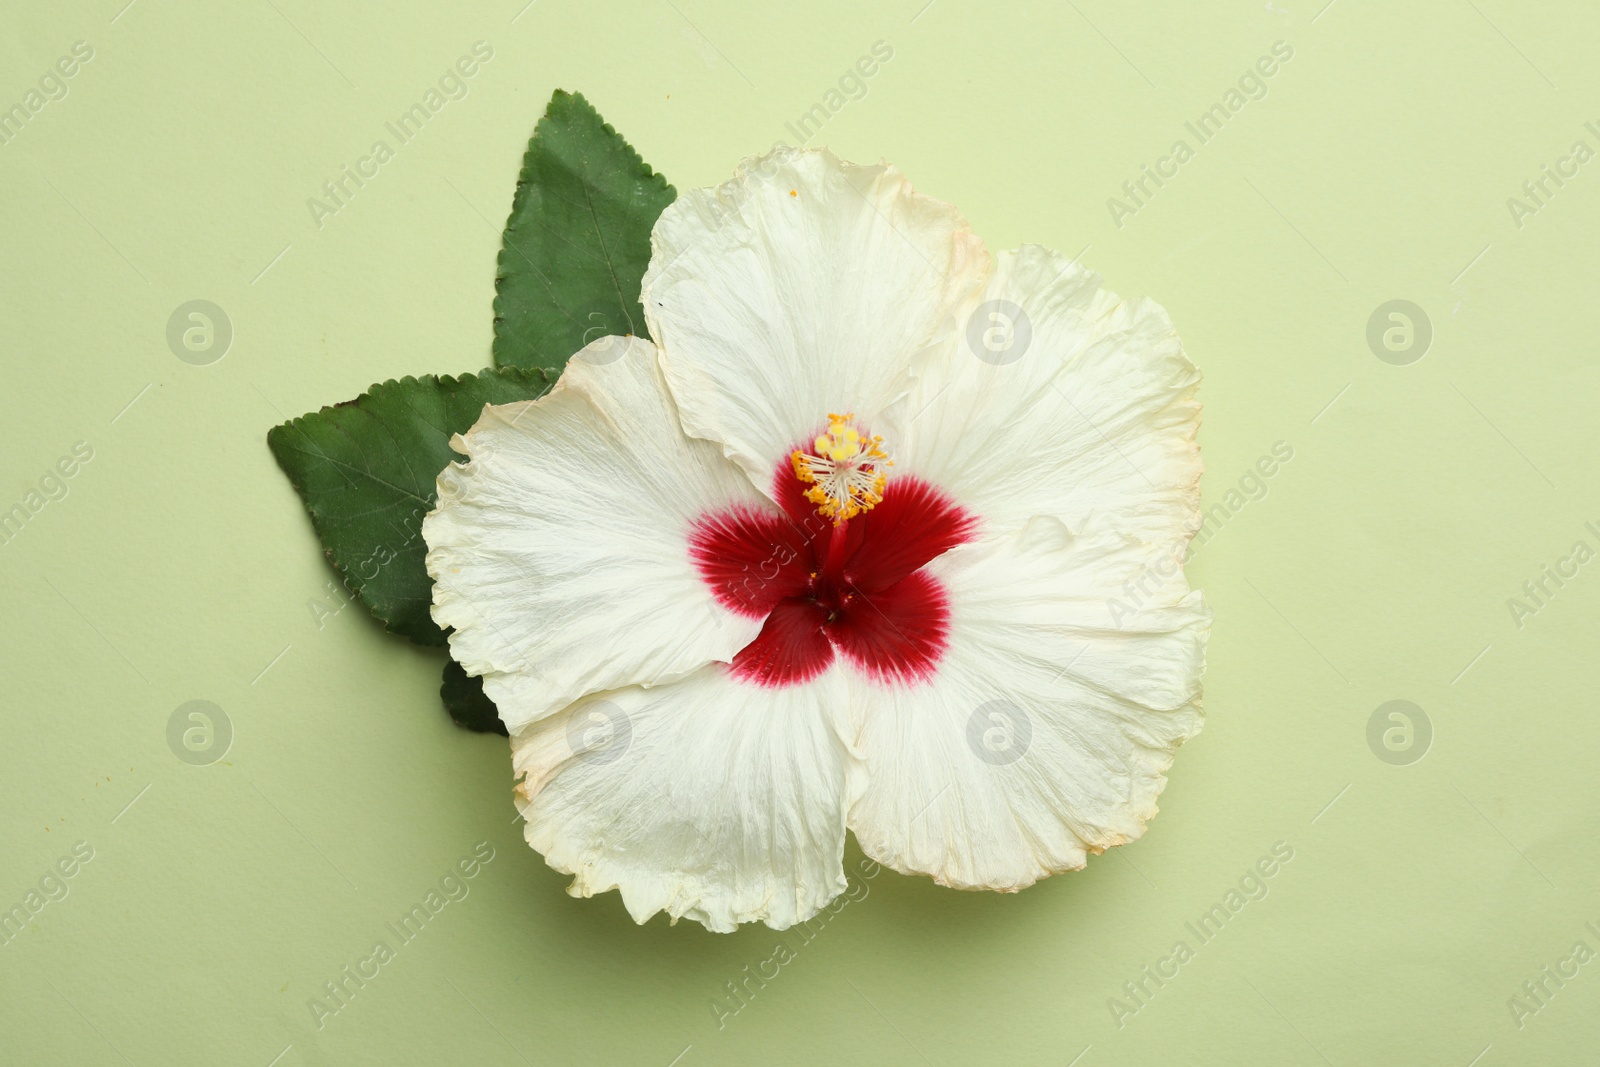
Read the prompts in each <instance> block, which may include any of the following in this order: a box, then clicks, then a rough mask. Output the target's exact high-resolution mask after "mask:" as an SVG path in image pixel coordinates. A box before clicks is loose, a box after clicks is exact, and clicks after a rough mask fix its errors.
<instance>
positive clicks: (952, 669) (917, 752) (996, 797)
mask: <svg viewBox="0 0 1600 1067" xmlns="http://www.w3.org/2000/svg"><path fill="white" fill-rule="evenodd" d="M931 568H932V569H933V571H934V572H935V573H937V574H939V575H940V576H941V577H942V579H943V580H944V581H945V582H946V584H947V588H948V591H949V597H950V605H951V634H950V644H949V647H948V648H947V649H946V652H945V655H944V658H943V659H942V660H941V661H940V663H939V665H938V669H937V672H936V674H935V676H934V678H933V680H932V681H930V682H929V683H927V684H925V685H922V686H918V687H914V688H910V689H906V688H895V689H889V688H882V687H875V686H869V685H866V684H865V683H861V682H859V681H858V682H856V683H855V687H856V697H855V702H856V706H857V710H858V715H859V717H860V720H861V723H862V727H861V729H862V734H861V742H860V748H861V751H862V753H863V755H864V756H865V758H866V761H867V769H868V775H869V781H868V786H867V790H866V792H865V793H864V794H863V795H862V798H861V799H860V800H859V801H858V802H857V803H856V805H855V807H854V808H853V809H852V811H851V815H850V826H851V829H853V830H854V831H855V833H856V838H857V839H858V840H859V841H860V843H861V847H862V849H863V850H864V851H865V852H866V853H867V855H869V856H871V857H872V858H874V859H876V860H878V861H879V862H881V863H884V864H886V865H888V866H891V867H893V868H895V869H896V870H899V871H903V872H913V873H921V874H930V875H932V876H933V878H934V880H935V881H937V882H939V883H940V884H942V885H948V886H954V887H957V888H963V889H998V890H1004V891H1015V890H1017V889H1021V888H1023V887H1024V886H1027V885H1030V884H1032V883H1033V882H1034V881H1036V880H1038V879H1039V878H1042V877H1045V876H1047V875H1049V874H1053V873H1056V872H1060V871H1066V870H1073V869H1076V868H1078V867H1081V866H1083V864H1084V862H1085V854H1086V853H1087V852H1100V851H1102V850H1104V849H1106V848H1109V847H1111V846H1114V845H1120V844H1124V843H1126V842H1128V841H1131V840H1133V839H1135V838H1137V837H1139V836H1140V835H1141V834H1142V833H1143V832H1144V826H1145V822H1146V821H1147V820H1148V819H1150V818H1151V817H1152V816H1153V815H1155V813H1156V797H1157V796H1158V795H1159V794H1160V792H1161V790H1162V787H1163V786H1164V785H1165V784H1166V778H1165V772H1166V770H1167V768H1168V767H1169V766H1170V765H1171V762H1172V756H1173V752H1174V750H1175V749H1176V748H1177V746H1178V745H1179V744H1181V743H1182V742H1183V741H1184V740H1186V739H1188V738H1190V737H1192V736H1194V735H1195V733H1197V732H1198V731H1199V729H1200V724H1201V712H1200V708H1199V704H1198V701H1199V696H1200V675H1201V672H1202V670H1203V669H1204V660H1205V639H1206V635H1207V628H1208V626H1209V623H1210V611H1209V610H1208V609H1207V608H1206V607H1205V605H1204V603H1203V602H1202V600H1201V597H1200V594H1199V593H1189V592H1187V591H1186V590H1187V586H1186V583H1185V582H1184V580H1183V576H1182V572H1181V570H1180V569H1179V567H1178V566H1177V563H1176V561H1173V560H1171V559H1170V558H1165V559H1164V558H1162V557H1160V556H1159V555H1155V554H1153V553H1152V550H1151V549H1150V547H1149V546H1147V545H1145V544H1143V543H1141V542H1138V541H1136V540H1133V539H1128V538H1110V537H1102V538H1100V539H1098V540H1088V539H1084V538H1074V537H1073V536H1072V535H1071V534H1070V533H1069V532H1068V531H1067V529H1066V527H1065V526H1063V525H1062V524H1061V523H1060V522H1059V521H1057V520H1055V519H1049V518H1044V519H1037V520H1035V521H1033V522H1032V523H1030V524H1029V525H1028V526H1027V527H1025V528H1024V529H1023V530H1022V531H1021V532H1020V533H1016V534H1011V535H1008V536H1006V537H1004V538H1002V539H998V540H987V541H984V542H981V543H978V544H971V545H964V546H961V547H959V548H956V549H953V550H952V551H951V552H949V553H947V554H946V555H945V556H942V557H940V558H939V559H938V560H936V561H935V562H934V563H933V564H932V565H931ZM1130 580H1133V581H1135V582H1136V583H1138V582H1140V581H1143V588H1144V590H1145V591H1144V592H1143V593H1141V594H1140V596H1139V602H1138V603H1137V604H1133V605H1131V606H1130V607H1129V609H1128V613H1127V614H1123V613H1122V612H1120V611H1118V610H1117V609H1116V608H1113V607H1112V605H1111V598H1113V597H1114V596H1116V595H1117V594H1119V593H1121V592H1122V587H1123V584H1124V583H1125V582H1127V581H1130ZM1114 619H1115V620H1116V621H1117V622H1121V623H1122V626H1121V628H1119V627H1118V626H1117V625H1116V622H1114V621H1113V620H1114Z"/></svg>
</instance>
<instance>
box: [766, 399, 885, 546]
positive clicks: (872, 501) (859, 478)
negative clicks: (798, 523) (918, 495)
mask: <svg viewBox="0 0 1600 1067" xmlns="http://www.w3.org/2000/svg"><path fill="white" fill-rule="evenodd" d="M854 418H855V416H854V415H829V416H828V432H827V433H824V434H821V435H820V436H818V437H817V439H816V440H815V441H813V442H812V443H811V445H812V448H813V449H814V452H803V451H801V450H800V449H798V448H797V449H795V450H794V451H793V452H791V453H790V454H789V462H790V463H791V464H792V465H793V467H794V475H795V477H796V478H799V479H800V480H801V481H802V482H804V483H806V484H807V485H809V486H810V487H811V488H809V489H807V490H806V491H805V494H806V499H807V500H809V501H811V502H812V503H813V504H815V505H816V506H817V511H818V513H820V514H821V515H822V516H823V517H825V518H829V519H832V520H833V521H834V522H835V523H838V524H842V523H844V522H845V521H846V520H848V519H853V518H855V517H856V516H857V515H859V514H861V513H862V512H863V511H870V510H872V509H873V508H875V507H877V506H878V505H879V504H881V503H882V502H883V490H884V486H885V485H887V484H888V481H889V476H888V474H887V473H885V471H884V468H885V467H890V466H893V465H894V464H893V462H892V461H891V460H890V459H889V457H888V455H887V454H886V453H885V452H884V451H883V447H882V446H883V438H881V437H865V436H863V434H862V433H861V431H860V430H858V429H857V428H856V427H855V426H854V425H852V423H851V421H850V420H852V419H854Z"/></svg>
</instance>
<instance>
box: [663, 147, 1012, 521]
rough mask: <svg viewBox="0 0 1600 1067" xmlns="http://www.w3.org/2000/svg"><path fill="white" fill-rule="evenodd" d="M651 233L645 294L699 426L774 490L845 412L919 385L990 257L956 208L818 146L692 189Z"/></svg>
mask: <svg viewBox="0 0 1600 1067" xmlns="http://www.w3.org/2000/svg"><path fill="white" fill-rule="evenodd" d="M651 239H652V242H653V253H652V255H651V259H650V268H649V270H648V271H646V273H645V276H644V283H643V294H642V296H641V300H642V302H643V304H644V309H645V316H646V318H647V320H648V321H649V324H650V332H651V335H652V336H654V337H655V338H656V340H657V342H658V343H659V344H660V345H661V347H662V350H663V353H664V355H663V360H662V363H663V366H664V368H665V370H666V375H667V381H668V383H669V385H670V387H671V389H672V394H673V397H674V399H676V400H677V402H678V407H679V410H680V412H681V414H682V417H683V424H684V427H685V428H686V429H687V430H688V431H689V432H690V433H691V434H694V435H695V436H698V437H704V438H708V439H710V440H713V441H716V442H717V443H718V444H720V445H721V446H722V447H723V449H724V450H725V452H726V453H727V455H728V456H729V457H730V458H732V459H733V460H734V462H736V463H737V464H739V465H740V466H741V467H742V468H743V469H744V470H745V471H746V472H747V473H748V474H749V476H750V479H751V481H752V482H754V484H755V485H756V486H757V487H759V488H760V489H761V490H762V491H763V492H765V491H768V490H769V489H770V487H771V486H770V482H769V479H770V477H771V473H772V469H773V465H774V463H776V462H777V461H778V460H780V459H781V458H782V457H783V456H785V455H787V454H788V451H789V449H790V448H791V447H792V445H793V442H794V441H796V440H802V439H809V435H811V434H814V433H815V432H817V431H818V430H819V429H822V428H825V426H826V423H827V417H828V415H829V414H830V413H840V414H844V413H851V414H854V415H856V416H857V418H858V419H860V420H863V421H864V422H865V423H866V424H867V425H871V423H872V421H873V419H875V418H876V416H877V413H878V412H880V411H882V410H883V409H884V408H885V407H886V406H887V405H888V404H889V403H890V402H891V401H893V400H894V399H895V398H896V397H898V396H901V395H903V394H904V393H905V391H906V389H907V388H908V387H909V385H910V381H909V367H910V366H911V363H912V361H913V359H914V358H915V357H916V356H917V355H918V353H919V352H921V351H922V350H924V349H925V348H926V347H927V346H929V345H931V344H933V343H934V342H935V341H936V340H937V339H938V338H939V337H941V336H942V335H943V334H944V333H947V332H949V331H950V330H952V329H954V328H955V326H956V321H955V311H956V308H957V305H958V303H959V302H960V301H961V300H962V299H963V298H964V297H966V296H967V295H968V294H970V293H972V292H975V291H976V290H977V288H978V287H979V286H980V285H981V284H982V279H983V275H984V273H985V271H986V270H987V267H988V253H987V252H986V251H985V250H984V248H983V244H982V242H981V241H979V240H978V238H977V237H975V236H974V235H973V234H972V232H971V230H970V229H969V228H968V227H967V224H966V221H965V220H964V219H963V218H962V217H961V215H960V214H959V213H958V212H957V211H956V210H955V208H953V207H951V206H950V205H949V204H946V203H944V202H942V201H939V200H934V199H933V198H931V197H928V196H923V195H921V194H919V193H915V192H913V191H912V188H911V183H910V182H908V181H907V180H906V178H905V176H904V175H903V174H902V173H901V172H900V171H899V170H898V169H896V168H894V167H890V166H884V165H878V166H856V165H854V164H848V163H843V162H841V161H840V160H839V159H838V158H837V157H836V156H834V155H833V154H832V153H831V152H828V151H826V150H818V149H794V148H779V149H775V150H774V151H773V152H772V153H771V154H769V155H767V156H763V157H761V158H759V159H751V160H746V161H745V163H744V164H743V165H741V167H740V168H739V170H738V172H737V174H736V175H735V176H734V179H733V180H732V181H730V182H727V183H725V184H723V185H720V186H717V187H715V188H710V189H697V190H693V191H690V192H686V193H684V194H683V195H682V196H680V197H679V198H678V199H677V201H676V202H674V203H673V204H672V205H671V206H670V207H668V208H667V209H666V211H664V212H663V213H662V215H661V218H660V219H659V220H658V221H657V222H656V226H655V230H654V232H653V234H652V238H651Z"/></svg>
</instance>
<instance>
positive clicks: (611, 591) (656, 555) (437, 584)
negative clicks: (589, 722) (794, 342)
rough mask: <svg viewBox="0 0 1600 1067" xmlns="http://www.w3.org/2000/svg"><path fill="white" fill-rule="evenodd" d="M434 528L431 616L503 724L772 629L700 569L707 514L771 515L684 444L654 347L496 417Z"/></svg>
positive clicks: (590, 368) (622, 346) (588, 365)
mask: <svg viewBox="0 0 1600 1067" xmlns="http://www.w3.org/2000/svg"><path fill="white" fill-rule="evenodd" d="M453 446H454V447H455V448H456V449H457V451H460V452H463V453H465V454H466V455H467V456H468V457H470V458H469V461H468V462H467V463H464V464H463V463H456V464H452V465H451V466H450V467H448V468H446V469H445V471H444V472H443V473H442V474H440V475H439V503H438V506H437V508H436V509H435V510H434V511H433V512H432V513H431V514H430V515H429V516H428V517H427V519H426V520H425V521H424V523H423V527H422V534H423V537H424V538H425V539H426V540H427V543H428V548H429V551H428V556H427V563H428V573H429V574H430V575H432V576H433V578H434V589H433V597H434V607H433V618H434V621H435V622H437V623H438V624H439V625H440V626H444V627H450V628H453V631H454V632H453V633H451V634H450V650H451V654H452V655H453V656H454V657H455V658H456V660H457V661H458V662H460V664H461V665H462V667H463V668H465V669H466V671H467V673H468V674H474V675H477V674H481V675H483V678H484V692H485V693H487V694H488V696H489V698H490V699H491V700H493V701H494V702H495V705H496V706H497V707H498V708H499V710H500V717H501V718H502V719H503V720H505V723H506V726H507V727H508V728H509V729H510V730H511V731H512V732H515V731H516V730H517V728H518V727H520V726H522V725H523V724H525V723H528V722H530V721H532V720H534V719H537V718H539V717H541V716H543V715H547V714H549V713H551V712H552V711H555V710H557V709H559V708H561V707H563V706H565V705H567V704H570V703H571V702H572V701H573V700H575V699H577V698H578V697H580V696H583V695H584V694H586V693H593V692H597V691H600V690H605V689H614V688H617V687H620V686H624V685H631V684H643V685H649V684H653V683H656V682H662V681H666V680H668V679H671V678H675V677H678V676H681V675H684V674H687V673H689V672H690V671H693V670H695V669H697V668H699V667H701V666H703V665H704V664H707V663H709V662H711V661H713V660H721V661H723V662H727V661H729V660H731V659H732V658H733V656H734V654H735V653H737V652H738V651H739V650H740V649H741V648H743V647H744V646H745V645H746V644H748V643H749V642H750V640H751V638H753V637H755V635H756V633H757V632H758V631H759V629H760V625H761V624H760V620H758V619H750V618H745V617H741V616H739V615H735V614H732V613H730V612H728V611H727V610H726V609H724V608H723V607H722V606H720V605H719V604H718V603H717V601H716V598H715V596H714V594H713V591H712V589H711V587H710V586H708V585H707V584H706V582H705V581H704V580H702V578H701V577H700V575H699V574H698V573H697V572H696V570H695V568H694V565H693V564H692V562H691V560H690V557H689V548H688V534H689V530H690V528H691V526H692V524H693V523H694V522H695V521H696V520H698V519H699V517H700V516H701V515H703V514H705V513H707V512H710V511H729V510H734V509H738V508H749V507H751V506H752V505H754V504H760V505H761V506H762V507H764V508H767V509H769V510H770V509H771V504H770V503H768V502H767V501H766V500H765V499H764V498H762V497H760V496H758V495H757V494H756V493H755V492H753V491H752V489H751V487H750V485H749V483H748V481H747V480H746V479H745V478H744V477H743V476H742V475H741V474H740V473H739V472H738V471H737V470H736V469H735V468H734V467H733V466H732V465H731V464H729V463H728V462H727V460H726V459H724V458H723V456H722V454H721V453H720V451H719V450H718V449H717V448H716V447H714V446H712V445H710V444H708V443H706V442H704V441H694V440H690V439H688V438H686V437H684V435H683V432H682V430H681V429H680V427H679V425H678V421H677V415H676V412H675V411H674V410H673V406H672V401H671V399H670V398H669V397H668V396H667V393H666V389H665V387H664V385H663V383H662V379H661V374H660V370H659V368H658V366H657V360H656V349H655V346H654V345H652V344H650V343H649V342H648V341H643V340H639V339H637V338H619V337H612V338H605V339H603V340H601V341H597V342H595V343H594V344H592V345H590V346H589V347H587V348H585V349H584V350H583V351H582V352H580V353H578V354H577V355H575V356H573V357H572V360H571V361H570V362H569V363H568V365H567V369H566V371H565V373H563V374H562V376H561V380H560V381H559V382H558V383H557V384H556V386H555V388H554V389H552V390H551V391H550V393H549V394H547V395H546V396H544V397H541V398H540V399H538V400H534V401H528V402H524V403H518V404H504V405H500V406H497V407H486V408H485V409H484V414H483V417H482V418H481V419H479V420H478V423H477V424H476V425H475V426H473V428H472V429H471V430H469V431H468V432H467V434H466V435H465V436H457V437H456V439H455V440H454V442H453Z"/></svg>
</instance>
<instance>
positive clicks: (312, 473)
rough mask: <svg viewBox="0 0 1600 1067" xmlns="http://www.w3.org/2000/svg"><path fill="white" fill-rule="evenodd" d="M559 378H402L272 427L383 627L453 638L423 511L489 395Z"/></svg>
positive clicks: (514, 374)
mask: <svg viewBox="0 0 1600 1067" xmlns="http://www.w3.org/2000/svg"><path fill="white" fill-rule="evenodd" d="M552 380H554V379H553V376H551V375H546V374H545V373H544V372H543V371H539V370H532V371H526V370H520V369H517V368H514V367H509V368H504V369H501V370H486V371H481V372H479V373H478V374H467V375H463V376H461V377H459V378H445V377H435V376H434V375H431V374H430V375H425V376H424V377H421V378H402V379H400V380H399V381H387V382H384V383H383V384H382V385H375V386H373V387H372V388H371V389H369V390H367V392H365V393H363V394H361V395H360V396H359V397H357V398H356V399H354V400H351V401H348V402H346V403H343V404H339V405H337V406H335V407H331V408H323V409H322V410H321V411H318V412H316V413H314V414H311V415H302V416H301V417H300V418H298V419H292V420H290V421H289V422H286V423H284V424H283V425H282V426H275V427H273V428H272V430H271V431H270V432H269V433H268V434H267V445H268V446H269V447H270V448H271V449H272V454H273V455H274V456H275V457H277V460H278V466H280V467H282V468H283V472H284V473H285V474H287V475H288V476H289V481H290V483H291V484H293V486H294V488H295V491H296V492H297V493H299V494H300V499H301V500H302V501H304V502H305V505H306V510H307V511H309V512H310V513H311V524H312V526H313V527H315V528H316V531H317V537H318V538H320V539H321V541H322V546H323V548H324V549H325V550H326V551H327V555H328V559H329V561H330V562H332V563H333V566H334V568H335V569H336V570H337V571H338V572H339V575H340V577H341V578H343V579H344V583H345V585H346V586H348V587H349V588H350V589H351V590H353V591H354V592H355V594H356V596H357V597H359V598H360V600H361V602H362V603H363V604H365V605H366V606H367V608H368V610H370V611H371V612H372V614H373V615H375V616H377V618H378V619H379V620H380V621H382V623H383V625H384V626H385V628H387V629H389V630H390V631H392V632H394V633H397V634H403V635H404V636H406V637H409V638H410V639H411V640H413V641H415V642H416V643H417V644H419V645H442V644H444V643H445V637H444V631H443V630H441V629H439V627H438V626H437V625H435V624H434V621H433V619H432V618H430V617H429V615H428V608H429V606H430V605H431V604H432V602H433V579H431V578H429V577H428V572H427V569H426V567H425V566H424V564H423V557H424V556H425V555H426V554H427V546H426V545H425V544H424V543H423V540H422V519H423V516H425V515H426V514H427V513H428V512H429V511H431V510H432V509H433V505H434V500H435V498H436V496H437V488H436V486H435V479H436V478H437V477H438V475H439V472H440V471H442V470H444V468H445V467H446V466H447V465H448V464H450V463H451V462H452V461H454V460H458V459H460V458H462V457H460V456H458V455H457V454H456V453H455V451H454V450H452V449H451V447H450V437H451V435H452V434H457V433H465V432H466V431H467V430H468V429H469V428H470V427H471V426H472V424H473V423H475V422H477V421H478V416H479V415H481V414H482V413H483V406H484V405H485V404H506V403H510V402H511V401H514V400H530V399H533V398H535V397H538V396H540V395H541V394H543V393H544V392H545V390H547V389H548V388H549V387H550V382H551V381H552Z"/></svg>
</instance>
